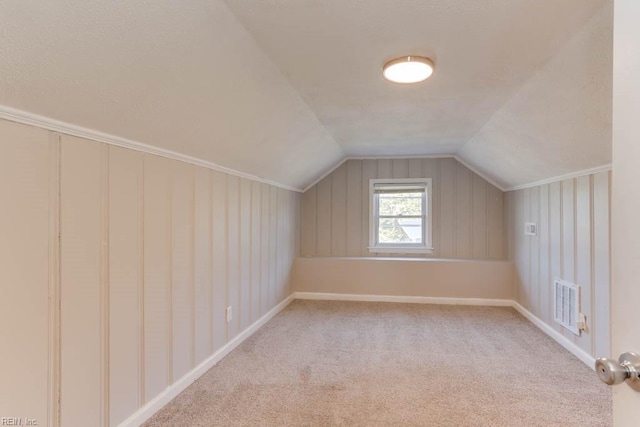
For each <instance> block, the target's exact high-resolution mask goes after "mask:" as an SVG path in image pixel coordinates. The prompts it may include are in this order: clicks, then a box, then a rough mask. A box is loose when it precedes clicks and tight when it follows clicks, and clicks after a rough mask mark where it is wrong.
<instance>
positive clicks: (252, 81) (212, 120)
mask: <svg viewBox="0 0 640 427" xmlns="http://www.w3.org/2000/svg"><path fill="white" fill-rule="evenodd" d="M0 22H1V24H2V25H1V29H0V37H1V40H2V42H1V43H0V75H1V76H2V78H1V79H0V104H2V105H5V106H8V107H12V108H15V109H19V110H23V111H28V112H31V113H35V114H39V115H42V116H46V117H51V118H53V119H57V120H61V121H65V122H69V123H73V124H76V125H79V126H83V127H87V128H90V129H95V130H97V131H101V132H105V133H109V134H113V135H116V136H119V137H123V138H128V139H132V140H135V141H139V142H141V143H145V144H150V145H154V146H157V147H161V148H164V149H167V150H172V151H175V152H178V153H182V154H186V155H189V156H193V157H197V158H200V159H203V160H205V161H208V162H213V163H217V164H219V165H222V166H225V167H228V168H233V169H237V170H240V171H242V172H246V173H250V174H253V175H256V176H260V177H264V178H267V179H270V180H274V181H277V182H281V183H283V184H287V185H291V186H295V187H304V186H306V185H307V184H309V183H310V182H312V181H313V180H314V179H316V178H317V177H318V176H320V175H321V174H322V173H323V172H325V171H326V170H328V169H329V168H331V167H332V166H333V165H335V164H336V163H338V162H339V161H341V159H343V158H344V157H345V156H376V155H378V156H399V155H430V154H455V155H457V156H459V157H460V158H461V159H463V160H465V161H466V162H467V163H469V164H471V165H472V166H474V167H475V168H476V169H477V170H479V171H481V172H482V173H484V174H485V175H486V176H488V177H489V178H491V179H493V180H494V181H496V182H498V183H499V184H501V185H502V186H503V187H510V186H515V185H521V184H525V183H528V182H532V181H537V180H542V179H546V178H550V177H553V176H557V175H562V174H566V173H570V172H574V171H577V170H582V169H588V168H593V167H596V166H601V165H604V164H608V163H610V161H611V91H612V89H611V75H612V53H611V49H612V2H611V0H563V1H562V2H558V1H557V0H493V1H491V2H478V1H477V0H429V1H425V0H406V1H402V2H398V1H396V0H367V1H343V0H305V1H303V2H302V1H298V0H264V1H246V0H226V1H224V2H223V1H221V0H189V1H180V2H175V1H171V0H156V1H153V2H131V1H114V2H86V1H83V0H65V1H61V2H51V1H46V0H39V1H30V2H2V3H1V4H0ZM402 54H420V55H425V56H429V57H431V58H432V59H434V61H435V63H436V72H435V73H434V75H433V76H432V78H430V79H429V80H427V81H426V82H423V83H420V84H416V85H409V86H400V85H397V84H392V83H389V82H387V81H385V80H384V79H383V78H382V76H381V66H382V64H383V63H384V62H385V61H386V60H388V59H391V58H392V57H394V56H398V55H402Z"/></svg>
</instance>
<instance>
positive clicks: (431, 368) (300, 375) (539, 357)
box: [145, 301, 612, 427]
mask: <svg viewBox="0 0 640 427" xmlns="http://www.w3.org/2000/svg"><path fill="white" fill-rule="evenodd" d="M611 424H612V415H611V392H610V390H609V389H608V388H607V387H606V386H604V385H603V384H601V383H600V382H599V381H598V379H597V378H596V376H595V374H594V373H593V371H591V370H590V369H589V368H587V367H586V366H585V365H584V364H582V363H581V362H580V361H578V360H577V359H576V358H575V357H574V356H572V355H571V354H569V353H568V352H567V351H566V350H564V349H563V348H562V347H560V346H559V345H558V344H556V343H555V342H554V341H553V340H552V339H551V338H549V337H547V336H546V335H545V334H543V333H542V332H541V331H540V330H538V329H537V328H536V327H535V326H534V325H533V324H531V323H530V322H528V321H527V320H526V319H524V318H523V317H522V316H520V315H519V314H518V313H517V312H516V311H515V310H513V309H511V308H497V307H462V306H439V305H418V304H389V303H356V302H334V301H326V302H325V301H294V302H293V303H292V304H291V305H290V306H289V307H287V308H286V309H285V310H283V311H282V312H281V313H280V314H279V315H278V316H276V317H275V318H274V319H272V320H271V321H270V322H269V323H268V324H266V325H265V326H264V327H263V328H262V329H260V330H259V331H258V332H256V333H255V334H254V335H253V336H252V337H250V338H249V339H248V340H247V341H245V342H244V343H243V344H242V345H240V346H239V347H238V348H237V349H236V350H235V351H233V352H232V353H231V354H229V355H228V356H227V357H226V358H225V359H223V360H222V361H221V362H220V363H219V364H218V365H217V366H215V367H214V368H212V369H211V370H210V371H209V372H207V373H206V374H205V375H203V376H202V377H201V378H200V379H199V380H198V381H196V382H195V383H194V384H193V385H191V386H190V387H189V388H188V389H187V390H185V391H184V392H183V393H182V394H180V395H179V396H178V397H177V398H176V399H174V400H173V401H172V402H170V403H169V404H168V405H167V406H166V407H164V408H163V409H162V410H161V411H160V412H158V413H157V414H156V415H155V416H154V417H153V418H152V419H151V420H149V421H148V422H147V423H146V424H145V425H146V426H149V427H151V426H331V425H345V426H394V425H407V426H518V427H521V426H581V427H584V426H609V425H611Z"/></svg>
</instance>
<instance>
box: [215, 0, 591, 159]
mask: <svg viewBox="0 0 640 427" xmlns="http://www.w3.org/2000/svg"><path fill="white" fill-rule="evenodd" d="M225 1H226V2H227V4H228V5H229V6H230V8H231V10H232V11H233V12H234V13H235V14H236V16H238V18H239V19H240V21H241V22H242V23H243V24H244V25H245V27H246V28H247V29H248V30H249V31H250V32H251V33H252V34H253V35H254V37H255V39H256V40H257V41H258V43H259V44H260V45H261V46H262V47H263V48H264V50H265V51H266V52H267V54H268V55H269V56H270V57H271V58H272V59H273V60H274V62H275V63H276V64H277V65H278V66H279V67H280V68H281V69H282V70H283V72H284V73H285V74H286V75H287V76H288V77H289V79H290V81H291V82H292V84H293V85H294V86H295V87H296V88H297V89H298V91H299V92H300V93H301V95H302V96H303V97H304V98H305V99H306V100H307V102H308V104H309V105H310V106H311V108H312V109H313V110H314V111H315V112H316V114H317V116H318V118H319V119H320V121H322V123H323V124H324V125H325V126H326V128H327V129H328V130H329V132H330V133H331V134H332V135H333V136H334V138H335V139H336V140H337V141H338V142H339V143H340V144H341V145H342V146H343V147H344V148H345V151H346V153H347V154H349V155H402V154H439V153H455V152H456V151H457V150H458V149H459V148H460V147H461V146H462V145H464V144H465V143H466V142H467V141H468V140H469V139H470V138H471V137H472V136H473V135H474V134H475V133H476V132H477V131H478V130H479V129H480V128H481V127H482V126H483V125H484V123H485V122H486V121H487V120H488V119H489V118H490V117H491V116H492V114H493V113H494V112H495V111H496V110H497V109H498V108H500V107H501V106H502V105H503V104H504V102H505V101H506V100H507V99H508V97H509V96H510V95H511V93H512V92H513V91H514V90H516V89H517V88H518V87H520V86H521V85H522V84H523V82H525V81H526V80H527V79H528V78H529V77H530V76H531V75H532V74H533V73H534V72H535V70H536V69H538V68H539V67H540V66H542V65H543V64H544V63H546V62H547V61H548V60H549V59H550V58H551V57H553V56H554V54H555V53H556V52H557V51H558V50H559V48H560V47H562V46H563V45H564V44H565V43H566V42H567V40H569V39H570V38H571V37H572V36H573V34H575V33H576V32H577V31H578V30H579V29H580V28H581V27H582V26H583V25H584V24H585V22H587V21H588V19H589V18H590V17H591V16H592V15H593V13H594V12H595V11H596V10H597V9H598V7H599V6H600V5H602V4H603V0H562V1H557V0H492V1H477V0H430V1H424V0H406V1H400V2H399V1H397V0H367V1H364V0H361V1H344V0H306V1H303V2H301V1H299V0H268V1H260V2H255V1H247V0H225ZM408 53H412V54H420V55H425V56H429V57H431V58H433V59H434V60H435V63H436V71H435V73H434V75H433V76H432V78H431V79H429V80H427V81H426V82H424V83H422V84H419V85H415V86H399V85H395V84H392V83H389V82H387V81H385V80H384V79H383V78H382V76H381V67H382V64H383V63H384V62H385V61H386V60H388V59H391V58H393V57H395V56H398V55H401V54H408Z"/></svg>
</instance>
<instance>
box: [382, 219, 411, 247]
mask: <svg viewBox="0 0 640 427" xmlns="http://www.w3.org/2000/svg"><path fill="white" fill-rule="evenodd" d="M378 243H422V219H421V218H382V219H380V227H379V228H378Z"/></svg>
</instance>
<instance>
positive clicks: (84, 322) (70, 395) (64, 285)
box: [60, 136, 107, 426]
mask: <svg viewBox="0 0 640 427" xmlns="http://www.w3.org/2000/svg"><path fill="white" fill-rule="evenodd" d="M103 155H104V154H103V149H102V145H101V144H98V143H94V142H91V141H88V140H84V139H81V138H76V137H69V136H63V137H62V140H61V160H60V167H61V173H60V232H61V234H62V239H61V247H60V264H61V265H60V271H61V274H60V285H61V286H60V298H61V304H60V309H61V319H60V328H61V330H62V331H63V332H62V334H61V356H60V357H61V368H60V369H61V374H62V381H61V391H60V402H61V406H60V411H61V413H60V421H61V425H94V426H100V425H104V424H103V422H104V420H103V416H102V413H103V409H102V407H103V401H104V396H103V394H102V390H103V386H104V385H103V384H102V381H103V380H102V372H103V363H105V360H104V354H103V352H104V349H103V345H102V332H101V327H102V326H101V325H102V321H103V320H102V319H101V313H102V311H101V307H102V304H104V303H105V301H103V300H102V296H101V269H102V268H103V262H104V260H103V257H102V255H101V253H102V250H101V249H102V245H103V237H102V229H103V225H102V221H103V220H104V218H103V216H104V215H103V212H101V208H102V199H103V198H105V199H106V197H107V195H106V194H103V186H102V179H103V178H104V177H103V176H101V175H102V173H103V172H104V171H103V170H102V166H101V165H102V162H103V159H102V156H103ZM105 243H106V242H105Z"/></svg>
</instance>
